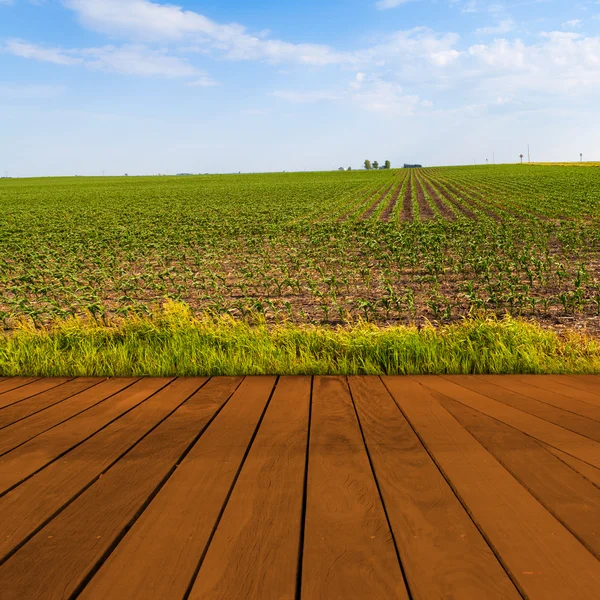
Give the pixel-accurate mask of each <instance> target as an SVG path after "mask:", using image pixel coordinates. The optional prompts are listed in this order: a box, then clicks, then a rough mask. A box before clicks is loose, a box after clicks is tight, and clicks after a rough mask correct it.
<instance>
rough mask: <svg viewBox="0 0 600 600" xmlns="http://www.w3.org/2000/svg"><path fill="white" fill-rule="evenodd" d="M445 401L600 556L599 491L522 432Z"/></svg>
mask: <svg viewBox="0 0 600 600" xmlns="http://www.w3.org/2000/svg"><path fill="white" fill-rule="evenodd" d="M439 401H440V403H441V404H442V406H443V407H444V408H445V409H446V410H448V412H450V413H451V414H452V415H454V417H455V418H456V419H457V420H458V421H459V422H460V423H461V424H462V425H463V426H464V427H465V429H466V430H467V431H468V432H469V433H470V434H471V435H473V436H474V437H475V438H476V439H477V440H478V441H479V442H480V443H481V445H482V446H483V447H484V448H486V449H487V450H488V452H490V453H491V454H493V455H494V456H495V458H496V459H497V460H498V461H499V462H500V463H501V464H502V466H504V468H505V469H506V470H507V471H509V472H510V473H511V474H512V475H513V476H514V477H515V478H516V479H517V480H518V481H519V482H520V483H521V485H523V486H524V487H525V488H526V489H528V490H529V491H530V492H531V494H532V495H533V496H534V497H535V498H537V500H538V501H539V502H540V503H541V504H542V505H543V506H545V507H546V508H547V509H548V510H549V511H550V513H552V514H553V515H554V516H555V517H556V518H557V519H558V520H559V521H560V522H561V523H562V524H563V525H564V526H565V527H566V528H567V529H568V530H569V531H570V532H571V533H572V534H573V535H574V536H575V537H576V538H577V539H578V540H579V541H580V542H581V543H582V544H584V545H585V547H586V548H587V549H588V550H589V551H590V552H592V554H594V556H596V558H600V527H595V526H593V524H598V525H599V526H600V490H599V489H598V488H596V487H595V486H594V485H592V484H591V483H590V482H589V481H587V480H586V479H584V478H583V477H582V476H581V475H579V474H577V473H576V472H575V471H573V470H572V469H571V468H570V467H569V466H567V465H566V464H565V463H563V462H562V461H560V460H559V459H558V458H557V457H556V456H554V455H553V454H551V453H550V452H548V451H547V450H546V449H544V448H543V447H542V446H541V445H540V444H539V443H538V442H536V441H535V440H533V439H532V438H530V437H529V436H528V435H525V434H524V433H522V432H521V431H518V430H516V429H514V428H512V427H509V426H508V425H505V424H504V423H500V422H499V421H496V420H495V419H492V418H491V417H487V416H485V415H482V414H481V413H479V412H477V411H475V410H473V409H471V408H469V407H467V406H465V405H464V404H461V403H460V402H456V401H455V400H450V399H449V398H445V397H441V398H439ZM590 524H592V527H590Z"/></svg>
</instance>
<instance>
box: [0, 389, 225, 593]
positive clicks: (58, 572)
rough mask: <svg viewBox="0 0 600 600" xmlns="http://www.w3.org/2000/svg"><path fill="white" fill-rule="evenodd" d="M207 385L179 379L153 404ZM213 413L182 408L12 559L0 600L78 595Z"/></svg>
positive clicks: (3, 572) (1, 574) (197, 406)
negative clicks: (1, 599) (80, 588)
mask: <svg viewBox="0 0 600 600" xmlns="http://www.w3.org/2000/svg"><path fill="white" fill-rule="evenodd" d="M205 381H206V379H205V378H185V379H177V380H176V381H174V382H173V383H172V384H171V385H169V386H168V387H167V388H165V389H163V390H162V391H161V392H159V393H158V394H157V395H156V397H157V398H161V400H162V401H163V402H168V401H170V402H172V403H173V404H175V405H176V406H177V405H181V404H182V403H184V401H185V400H186V399H187V398H189V397H190V396H191V395H192V394H194V392H195V391H196V390H197V389H198V388H199V387H200V386H201V385H202V384H203V383H204V382H205ZM216 408H218V405H217V406H215V404H214V403H212V402H209V406H208V407H207V406H206V405H205V404H204V403H203V402H200V403H194V402H193V401H192V402H190V403H189V404H187V403H185V404H183V406H181V407H179V408H178V410H176V411H175V412H174V413H173V414H172V415H171V416H170V417H169V418H168V419H166V420H165V421H163V422H162V423H160V425H158V427H156V429H154V430H153V431H152V432H151V433H150V434H148V435H147V436H146V437H145V438H144V439H143V440H142V441H141V442H140V443H139V444H137V445H136V446H134V448H132V450H131V451H130V452H129V453H128V454H126V455H125V456H124V457H123V458H122V459H121V460H120V461H119V462H118V463H117V464H116V465H115V466H114V467H113V468H112V469H109V470H108V471H107V472H106V473H105V474H104V476H103V477H101V478H99V479H98V480H97V481H96V482H95V483H94V484H93V485H92V486H90V487H89V488H88V489H87V490H85V492H84V493H83V494H81V496H79V497H78V498H77V499H75V500H74V501H73V502H72V503H71V504H70V505H69V506H68V507H66V508H65V509H64V510H63V511H62V512H61V513H60V514H59V515H58V516H56V517H55V518H54V519H53V520H52V521H51V522H50V523H48V524H47V525H46V526H45V527H43V528H42V529H41V530H40V531H39V532H38V533H37V534H36V535H35V536H34V537H33V538H32V539H31V540H29V542H28V543H27V544H25V545H24V546H23V547H22V548H20V549H19V550H18V551H17V552H16V553H15V554H13V555H12V556H11V557H10V558H9V559H8V560H7V561H6V562H5V563H4V565H2V566H1V567H0V580H1V581H2V582H3V592H2V598H3V600H19V599H22V598H39V597H44V598H48V599H54V598H56V599H58V598H69V597H70V596H72V595H73V594H74V593H76V592H77V590H78V588H79V586H80V585H81V584H82V582H83V581H84V579H85V578H86V576H87V575H88V574H89V573H90V571H91V570H92V569H93V567H94V566H95V565H96V563H97V562H98V561H99V560H101V559H102V557H103V555H104V554H105V553H107V552H108V551H109V550H110V548H111V545H112V544H113V543H114V542H115V540H116V539H117V538H118V537H119V535H121V534H122V533H123V532H124V530H125V528H126V527H127V526H128V525H129V524H130V523H131V522H132V520H134V519H135V516H136V513H138V511H139V510H140V509H141V508H142V507H143V504H144V502H146V501H147V500H148V499H149V497H150V496H151V494H152V493H153V492H154V491H155V489H156V488H157V487H160V485H161V482H162V481H163V479H164V478H165V477H166V476H167V475H168V473H169V471H170V469H171V468H172V467H173V466H174V465H175V464H176V462H177V460H178V459H179V458H180V457H181V455H182V454H183V453H184V452H185V450H186V448H187V446H188V445H189V444H191V443H193V440H194V438H195V436H196V435H197V434H198V433H199V431H201V430H202V428H203V426H204V424H205V423H206V421H207V420H208V419H209V418H210V417H211V416H212V414H213V412H214V410H216ZM123 597H125V596H123Z"/></svg>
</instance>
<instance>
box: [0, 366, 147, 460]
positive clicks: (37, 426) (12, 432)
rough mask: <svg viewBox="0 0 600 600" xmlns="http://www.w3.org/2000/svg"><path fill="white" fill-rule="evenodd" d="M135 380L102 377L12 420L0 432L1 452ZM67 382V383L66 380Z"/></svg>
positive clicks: (12, 447) (98, 401)
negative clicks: (22, 419)
mask: <svg viewBox="0 0 600 600" xmlns="http://www.w3.org/2000/svg"><path fill="white" fill-rule="evenodd" d="M136 381H137V379H136V378H133V377H131V378H127V377H119V378H117V379H108V380H103V381H102V382H101V383H99V384H98V385H96V386H94V387H92V388H90V389H88V390H85V391H83V392H80V393H79V394H77V395H76V396H72V397H70V398H68V399H66V400H63V401H62V402H60V403H58V404H55V405H54V406H51V407H50V408H47V409H46V410H43V411H41V412H39V413H37V414H35V415H32V416H30V417H28V418H27V419H26V420H25V421H24V422H18V423H13V424H12V425H9V426H7V427H6V428H4V429H3V430H2V434H0V456H1V455H2V454H5V453H6V452H9V451H10V450H12V449H14V448H16V447H17V446H19V445H21V444H24V443H25V442H27V441H28V440H30V439H32V438H34V437H35V436H36V435H39V434H40V433H43V432H44V431H48V429H51V428H52V427H56V426H57V425H59V424H60V423H62V422H64V421H67V420H68V419H70V418H72V417H74V416H76V415H78V414H80V413H82V412H84V411H85V410H87V409H88V408H91V407H92V406H94V405H96V404H99V403H100V402H103V401H104V400H106V399H107V398H110V396H112V395H114V394H116V393H118V392H120V391H121V390H123V389H125V388H126V387H128V386H130V385H131V384H133V383H135V382H136ZM67 385H68V384H67Z"/></svg>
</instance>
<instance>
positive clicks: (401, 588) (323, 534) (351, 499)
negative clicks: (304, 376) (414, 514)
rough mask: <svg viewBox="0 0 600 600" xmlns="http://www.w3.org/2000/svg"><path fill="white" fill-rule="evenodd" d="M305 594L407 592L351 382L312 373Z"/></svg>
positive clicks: (339, 595) (332, 595)
mask: <svg viewBox="0 0 600 600" xmlns="http://www.w3.org/2000/svg"><path fill="white" fill-rule="evenodd" d="M308 465H309V469H308V487H307V498H306V521H305V533H304V551H303V559H302V597H303V598H308V599H310V600H316V599H322V600H329V599H330V598H353V597H354V598H408V594H407V591H406V587H405V584H404V580H403V575H402V571H401V568H400V564H399V561H398V557H397V554H396V549H395V546H394V541H393V539H392V535H391V532H390V529H389V526H388V523H387V520H386V516H385V512H384V509H383V505H382V502H381V497H380V496H379V491H378V489H377V485H376V483H375V480H374V477H373V473H372V471H371V468H370V465H369V459H368V457H367V453H366V450H365V446H364V443H363V440H362V436H361V432H360V428H359V425H358V421H357V418H356V414H355V411H354V408H353V405H352V400H351V398H350V394H349V390H348V384H347V382H346V381H345V379H344V378H341V377H315V380H314V384H313V402H312V413H311V427H310V443H309V455H308Z"/></svg>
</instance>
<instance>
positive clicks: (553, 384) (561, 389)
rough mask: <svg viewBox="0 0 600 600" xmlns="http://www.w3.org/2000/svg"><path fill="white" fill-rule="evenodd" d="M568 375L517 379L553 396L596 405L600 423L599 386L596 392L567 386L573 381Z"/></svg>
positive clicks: (533, 376)
mask: <svg viewBox="0 0 600 600" xmlns="http://www.w3.org/2000/svg"><path fill="white" fill-rule="evenodd" d="M574 377H575V376H573V377H569V376H567V375H527V376H524V375H520V376H517V377H515V379H516V380H517V381H521V382H525V383H527V384H529V385H534V386H535V387H538V388H540V389H542V390H544V391H545V392H552V393H553V394H560V395H561V396H565V397H567V398H573V399H574V400H578V401H579V402H587V403H588V404H592V405H594V406H595V407H596V408H597V409H598V410H597V411H596V415H598V416H597V417H596V418H597V419H598V420H599V421H600V386H597V388H596V390H595V391H594V392H592V391H587V390H582V389H578V388H577V387H573V386H572V385H567V382H566V381H565V379H566V380H569V379H573V378H574Z"/></svg>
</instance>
